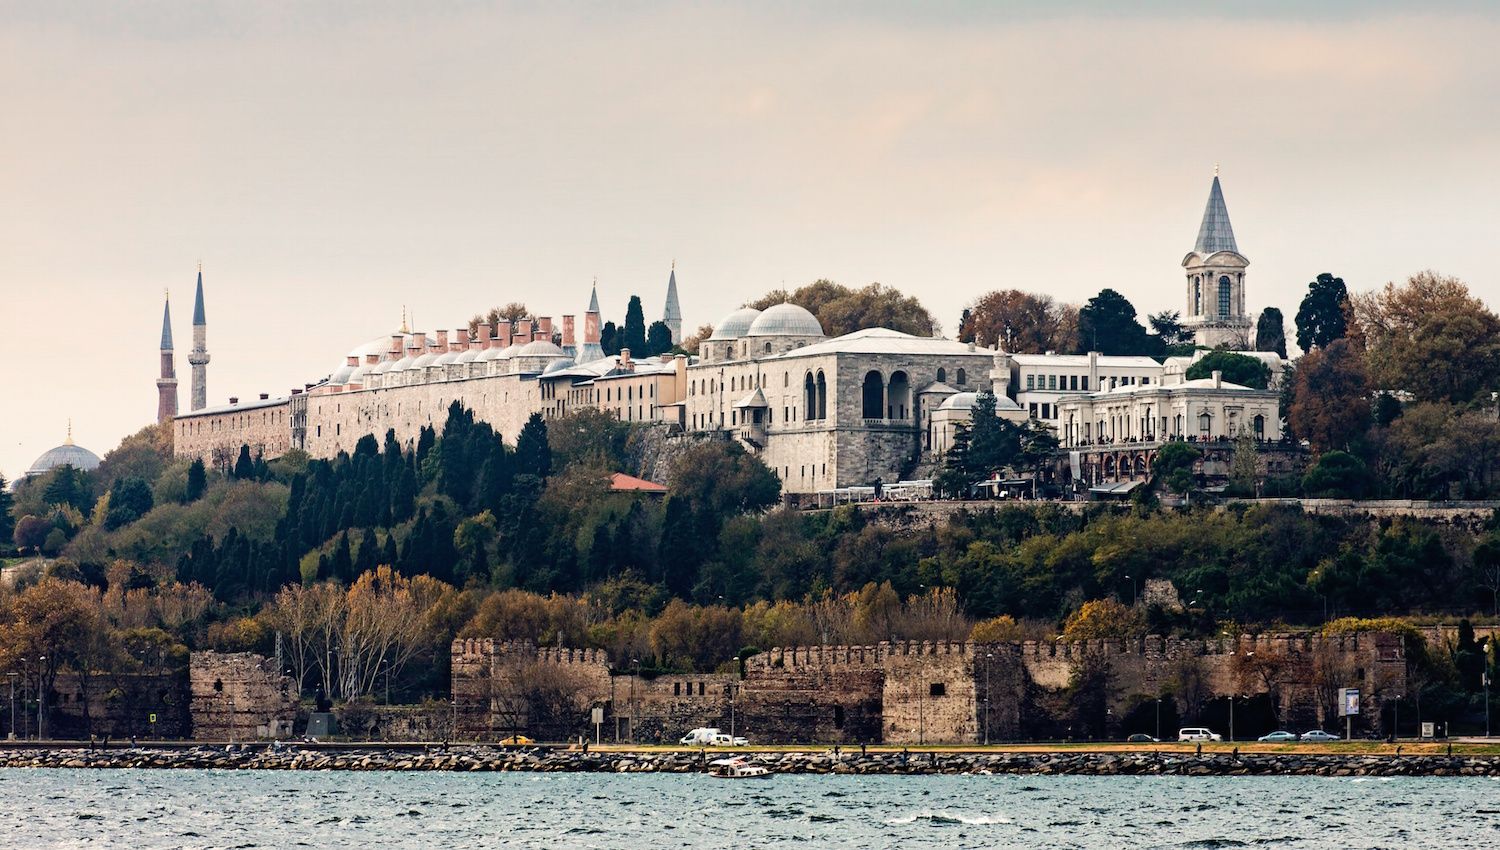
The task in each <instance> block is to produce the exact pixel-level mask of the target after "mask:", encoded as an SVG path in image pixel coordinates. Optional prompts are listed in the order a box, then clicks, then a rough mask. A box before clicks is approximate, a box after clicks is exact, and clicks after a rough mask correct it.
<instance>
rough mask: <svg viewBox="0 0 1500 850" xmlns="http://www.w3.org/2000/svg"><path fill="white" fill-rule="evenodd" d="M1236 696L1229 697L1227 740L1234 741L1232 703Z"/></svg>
mask: <svg viewBox="0 0 1500 850" xmlns="http://www.w3.org/2000/svg"><path fill="white" fill-rule="evenodd" d="M1238 696H1239V695H1238V694H1230V695H1229V740H1230V741H1231V742H1233V741H1234V701H1235V699H1236V698H1237V697H1238Z"/></svg>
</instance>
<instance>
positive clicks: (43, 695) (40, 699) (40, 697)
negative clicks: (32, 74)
mask: <svg viewBox="0 0 1500 850" xmlns="http://www.w3.org/2000/svg"><path fill="white" fill-rule="evenodd" d="M46 664H47V656H45V655H38V656H37V657H36V739H37V740H38V741H40V740H42V720H43V718H44V717H45V713H44V711H43V709H45V708H46V706H47V691H46V690H45V689H44V688H43V687H42V670H43V668H45V667H46ZM1486 693H1488V691H1486ZM1485 709H1486V711H1488V709H1489V698H1488V697H1486V698H1485ZM1485 734H1486V735H1488V734H1489V733H1488V732H1486V733H1485Z"/></svg>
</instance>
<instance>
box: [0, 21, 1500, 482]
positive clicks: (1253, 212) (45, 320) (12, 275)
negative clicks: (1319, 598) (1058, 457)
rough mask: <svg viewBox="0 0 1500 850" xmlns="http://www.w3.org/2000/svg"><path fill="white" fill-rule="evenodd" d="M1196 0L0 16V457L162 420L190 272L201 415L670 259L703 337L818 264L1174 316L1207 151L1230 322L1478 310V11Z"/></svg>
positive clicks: (554, 303)
mask: <svg viewBox="0 0 1500 850" xmlns="http://www.w3.org/2000/svg"><path fill="white" fill-rule="evenodd" d="M1200 5H1201V4H1182V3H1178V4H1169V3H1144V4H1135V5H1133V6H1132V9H1133V10H1134V11H1131V12H1129V13H1121V12H1119V11H1118V10H1117V9H1116V8H1115V4H1104V3H1095V4H1087V5H1084V6H1070V7H1068V8H1069V11H1066V12H1058V11H1056V7H1055V6H1053V5H1052V4H1019V3H1012V4H965V3H957V2H953V3H928V4H921V5H915V4H875V5H871V4H852V5H831V6H830V5H811V4H781V3H765V4H754V5H749V4H746V5H738V6H727V5H698V4H670V5H640V4H632V5H630V6H625V5H558V4H539V3H537V4H514V5H503V6H496V5H493V4H488V3H464V2H460V3H447V4H441V5H439V6H434V5H433V4H424V5H420V6H418V5H412V6H404V5H398V4H394V3H390V4H368V3H359V4H356V3H327V4H322V5H319V6H308V5H305V4H297V5H292V4H287V5H285V6H281V5H277V6H265V5H259V4H242V3H214V2H208V3H194V4H181V3H166V2H161V3H146V4H97V5H83V6H74V5H68V6H66V7H59V6H58V5H57V4H17V3H11V4H5V3H3V2H0V23H3V24H4V25H3V26H0V87H3V93H4V95H5V103H6V106H7V115H8V117H7V119H6V122H5V132H4V133H3V134H0V192H3V193H4V196H5V197H6V199H7V203H6V205H5V206H4V211H3V212H0V296H3V301H0V315H4V317H5V318H6V319H8V320H9V321H7V323H6V326H7V333H6V335H5V336H4V337H3V340H4V341H3V342H0V352H3V353H4V355H5V362H6V363H7V364H10V368H7V369H5V370H0V398H3V399H4V400H5V402H4V403H5V409H6V410H7V412H12V414H11V415H9V416H7V417H6V419H5V425H4V427H3V428H0V470H3V471H4V472H5V473H6V474H7V475H11V476H13V475H15V474H16V473H18V472H19V471H21V470H22V469H24V467H25V465H26V464H27V463H29V462H30V460H31V459H32V458H33V457H34V456H35V455H37V454H39V453H40V452H41V451H42V450H44V449H46V448H48V447H50V446H51V445H53V444H55V443H57V442H59V441H60V440H61V438H62V435H63V430H64V427H65V425H64V422H65V420H66V419H67V417H68V416H70V415H71V416H72V417H73V418H74V420H75V422H76V423H77V433H78V437H79V441H80V442H82V443H84V444H86V445H89V446H91V447H92V448H95V449H96V450H99V451H101V452H102V451H103V450H105V449H107V448H109V447H111V446H112V445H114V444H115V443H116V442H117V441H118V439H119V437H120V436H122V435H123V434H125V433H127V432H129V431H132V430H134V429H135V428H136V427H138V426H140V425H142V424H145V423H146V422H147V421H149V418H150V416H151V415H152V412H153V411H154V409H155V389H154V386H153V383H152V382H153V380H154V376H155V375H154V372H155V366H156V357H155V352H154V351H153V350H152V348H153V346H154V344H155V334H156V332H157V324H156V323H157V322H158V321H159V318H160V301H159V299H160V292H161V288H162V286H163V285H167V284H170V285H171V286H172V288H173V291H174V299H173V301H174V307H175V315H176V319H177V325H176V331H177V334H178V342H179V351H184V350H185V348H186V341H187V339H188V336H189V327H188V325H187V321H188V318H189V314H190V309H189V308H190V304H189V303H188V297H189V295H190V289H189V287H190V285H191V281H192V272H193V265H194V263H195V262H196V261H197V260H199V259H203V260H205V262H206V264H207V265H206V268H207V271H206V277H207V282H208V287H209V317H210V348H211V350H212V351H213V355H214V360H213V364H212V366H211V367H210V393H211V397H212V398H213V399H215V400H218V401H222V400H223V399H224V398H225V397H227V396H228V395H230V394H235V395H240V396H248V395H252V394H253V393H255V392H259V391H268V392H284V391H285V390H286V389H287V388H288V387H290V386H292V385H295V384H300V383H301V382H303V381H307V380H314V379H316V378H318V377H320V376H322V375H324V374H326V373H327V372H328V371H329V370H330V368H331V367H332V366H333V365H335V364H336V363H337V362H338V360H339V357H340V355H342V353H343V351H344V350H346V349H347V348H349V347H351V346H352V345H354V344H356V343H357V342H359V341H361V340H364V339H368V338H371V337H373V336H376V335H377V334H379V333H381V332H384V331H386V330H388V329H389V328H391V327H392V326H393V325H394V324H395V323H396V322H397V321H398V319H399V314H400V310H401V308H402V306H403V305H406V306H407V307H409V308H410V309H412V310H413V311H414V312H415V313H416V315H417V318H418V321H419V322H420V323H422V324H423V325H425V326H426V327H429V328H432V327H450V328H451V327H455V326H457V324H458V323H459V322H460V321H461V320H462V319H464V318H466V317H467V316H469V315H471V314H472V313H474V312H476V311H478V310H481V309H483V308H485V307H488V306H490V305H492V304H495V303H500V302H504V301H509V300H514V299H522V300H526V301H528V302H530V303H533V304H535V305H536V306H538V307H539V308H542V309H545V310H546V311H547V312H550V313H553V314H555V315H560V314H562V313H564V312H570V311H578V310H580V309H581V308H582V305H583V302H584V299H585V298H586V297H587V290H588V286H589V282H590V280H591V279H592V278H593V276H595V275H598V276H599V279H600V287H601V297H602V299H603V301H604V306H605V309H606V311H607V312H608V313H609V314H611V315H612V316H615V317H619V316H621V315H623V312H624V305H625V301H626V299H627V298H628V296H629V295H630V294H632V293H639V294H641V295H642V296H643V297H644V298H645V300H646V303H647V308H648V311H653V310H656V309H659V306H660V298H661V291H662V288H663V287H664V283H665V276H666V268H667V265H668V263H670V262H671V260H672V259H674V258H675V259H676V260H677V261H678V270H679V280H680V281H681V283H682V285H683V292H682V298H683V306H684V309H685V311H686V312H687V314H688V322H689V323H690V324H693V325H697V324H699V323H702V322H710V321H713V320H715V319H716V318H717V317H718V316H719V315H721V314H722V313H724V312H726V311H728V310H729V309H731V308H733V307H735V306H737V305H738V304H740V303H742V302H743V301H745V300H747V299H749V298H752V297H754V296H756V295H758V294H760V293H761V292H763V291H765V290H766V289H769V288H771V287H774V286H779V285H782V283H783V282H785V283H786V284H787V285H793V286H794V285H797V284H800V283H803V282H806V281H808V280H811V279H813V278H815V277H820V276H827V277H832V278H834V279H838V280H841V281H844V282H847V283H851V284H862V283H865V282H868V281H871V280H880V281H881V282H883V283H886V284H888V285H894V286H897V287H899V288H902V289H904V290H906V291H908V292H911V293H913V294H915V295H917V296H919V297H920V298H921V299H922V300H923V301H924V302H925V303H927V304H928V305H929V307H931V308H932V309H933V310H934V312H935V313H936V314H937V315H938V317H939V318H940V319H941V320H942V322H943V324H944V325H945V326H946V327H948V328H950V329H951V328H952V327H953V325H954V323H955V321H956V317H957V315H958V311H959V310H960V309H961V308H962V306H963V305H964V304H965V303H966V302H968V301H969V300H971V299H972V298H974V297H975V296H977V295H978V294H980V293H981V292H983V291H985V290H986V289H989V288H992V287H994V286H1001V285H1004V286H1024V287H1032V288H1036V289H1040V290H1044V291H1047V292H1049V293H1051V294H1053V295H1054V296H1056V297H1058V298H1062V299H1065V300H1075V301H1077V300H1082V299H1084V298H1087V297H1088V296H1089V295H1091V294H1093V293H1094V292H1097V291H1098V289H1099V288H1101V287H1102V286H1113V287H1115V288H1117V289H1119V290H1121V291H1122V292H1124V293H1126V294H1127V295H1128V296H1129V297H1130V298H1131V299H1132V300H1133V301H1134V302H1135V304H1136V305H1137V307H1138V308H1139V309H1140V310H1141V311H1142V312H1145V311H1156V310H1161V309H1167V308H1176V307H1177V306H1178V303H1177V301H1178V298H1179V297H1180V293H1181V285H1180V283H1179V281H1178V276H1179V272H1178V268H1177V262H1178V260H1180V258H1181V256H1182V255H1183V253H1184V252H1185V251H1186V250H1187V248H1188V247H1190V244H1191V240H1192V238H1193V235H1194V234H1195V232H1196V227H1197V222H1198V216H1199V215H1200V213H1201V210H1202V204H1203V200H1204V197H1205V195H1206V191H1207V182H1208V178H1209V174H1210V171H1211V169H1212V167H1213V164H1214V162H1216V161H1218V162H1222V163H1223V167H1224V180H1225V190H1226V193H1227V196H1228V202H1229V208H1230V213H1231V215H1232V217H1233V219H1234V223H1235V227H1236V231H1237V234H1238V235H1239V237H1240V242H1241V245H1242V247H1243V248H1244V250H1245V252H1246V253H1247V254H1248V255H1249V256H1250V259H1251V260H1252V263H1253V265H1252V266H1251V271H1250V274H1251V277H1250V288H1249V296H1250V301H1251V305H1252V307H1254V308H1259V307H1260V306H1264V305H1267V304H1275V305H1277V306H1280V307H1281V308H1282V309H1283V311H1284V312H1287V313H1288V314H1290V313H1292V312H1294V311H1295V306H1296V300H1297V299H1298V298H1299V297H1300V291H1301V289H1302V287H1303V286H1304V285H1305V283H1306V281H1307V280H1309V279H1310V278H1311V277H1312V276H1314V275H1316V274H1317V273H1318V272H1321V271H1335V272H1339V273H1342V274H1343V275H1344V276H1345V277H1346V278H1347V279H1349V281H1350V282H1351V284H1352V285H1354V286H1356V287H1369V286H1375V285H1378V284H1380V283H1382V282H1384V281H1385V280H1387V279H1391V278H1399V277H1403V276H1405V275H1407V274H1409V273H1411V272H1413V271H1416V270H1418V269H1421V268H1425V267H1428V266H1433V267H1437V268H1440V269H1442V270H1444V271H1446V272H1448V273H1452V274H1457V275H1460V276H1462V277H1464V278H1466V279H1467V280H1469V281H1470V283H1471V284H1472V285H1473V286H1474V287H1475V288H1476V290H1477V291H1478V292H1479V293H1480V294H1481V295H1483V296H1484V297H1486V298H1489V299H1490V300H1492V301H1494V300H1497V298H1500V290H1497V284H1496V281H1497V276H1500V258H1497V257H1496V255H1495V254H1494V252H1493V250H1492V249H1491V247H1490V246H1491V245H1492V244H1493V234H1494V232H1495V230H1496V227H1497V224H1500V206H1497V203H1500V202H1497V200H1496V199H1497V198H1500V170H1497V168H1496V166H1495V165H1494V163H1493V161H1492V160H1493V151H1494V150H1495V149H1496V147H1497V142H1500V116H1497V115H1496V114H1495V110H1494V109H1493V108H1491V104H1493V103H1496V102H1500V62H1497V60H1496V58H1495V55H1494V51H1493V48H1492V46H1491V45H1493V44H1494V43H1496V41H1497V37H1500V20H1497V18H1496V16H1495V15H1493V14H1491V13H1489V12H1488V10H1487V8H1488V7H1486V6H1484V5H1482V4H1447V5H1444V6H1441V7H1432V6H1424V7H1423V9H1424V11H1423V12H1422V13H1420V14H1414V13H1411V12H1409V11H1407V9H1406V8H1405V7H1404V6H1403V5H1402V4H1384V5H1377V6H1373V7H1372V6H1370V5H1369V4H1353V3H1348V4H1332V5H1330V4H1320V5H1318V6H1315V7H1313V8H1312V9H1311V10H1308V9H1306V8H1304V7H1305V6H1306V4H1294V3H1289V2H1288V3H1271V4H1242V5H1241V7H1240V8H1238V9H1233V8H1231V9H1230V10H1229V11H1217V12H1214V13H1211V14H1210V13H1205V12H1202V11H1199V9H1200ZM1220 8H1221V9H1222V8H1223V7H1220ZM178 369H179V375H180V376H181V377H183V378H184V396H183V397H184V399H185V398H186V392H185V389H186V380H185V378H186V375H187V372H188V370H187V364H186V362H185V358H184V357H183V356H181V355H180V356H179V363H178ZM17 410H19V411H24V413H23V414H22V415H19V416H17V415H15V414H14V413H13V411H17Z"/></svg>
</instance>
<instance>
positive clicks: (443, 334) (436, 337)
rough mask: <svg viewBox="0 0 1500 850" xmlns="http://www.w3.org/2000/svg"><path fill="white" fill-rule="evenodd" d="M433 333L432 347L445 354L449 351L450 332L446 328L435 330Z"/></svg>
mask: <svg viewBox="0 0 1500 850" xmlns="http://www.w3.org/2000/svg"><path fill="white" fill-rule="evenodd" d="M432 334H433V340H432V347H433V348H434V349H436V350H437V351H438V353H439V354H445V353H447V351H448V332H447V331H446V330H442V331H433V332H432Z"/></svg>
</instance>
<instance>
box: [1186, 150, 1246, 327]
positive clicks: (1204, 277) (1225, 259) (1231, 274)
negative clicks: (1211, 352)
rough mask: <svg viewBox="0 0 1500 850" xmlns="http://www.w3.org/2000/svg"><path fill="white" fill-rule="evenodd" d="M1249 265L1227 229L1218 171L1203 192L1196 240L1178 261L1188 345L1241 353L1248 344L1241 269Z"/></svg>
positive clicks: (1222, 192)
mask: <svg viewBox="0 0 1500 850" xmlns="http://www.w3.org/2000/svg"><path fill="white" fill-rule="evenodd" d="M1249 265H1250V261H1249V260H1248V259H1246V258H1245V256H1244V255H1243V254H1241V253H1240V249H1239V246H1238V245H1237V244H1236V243H1235V241H1234V229H1233V228H1232V227H1230V225H1229V208H1228V207H1227V206H1225V204H1224V189H1223V187H1222V186H1220V185H1219V168H1218V166H1214V182H1213V185H1212V186H1210V187H1209V190H1208V204H1207V206H1205V207H1204V209H1203V222H1202V223H1201V224H1200V225H1199V226H1198V240H1197V242H1196V243H1194V245H1193V250H1192V251H1189V252H1188V255H1187V256H1186V257H1184V258H1183V260H1182V267H1183V269H1184V270H1185V271H1186V272H1187V304H1186V309H1184V310H1183V319H1182V326H1183V328H1185V329H1187V330H1190V331H1192V332H1193V342H1194V343H1195V344H1197V345H1201V346H1204V347H1206V348H1217V347H1220V346H1228V347H1230V348H1243V347H1246V346H1248V345H1249V342H1250V319H1249V317H1248V314H1247V313H1246V311H1245V269H1246V267H1248V266H1249Z"/></svg>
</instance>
